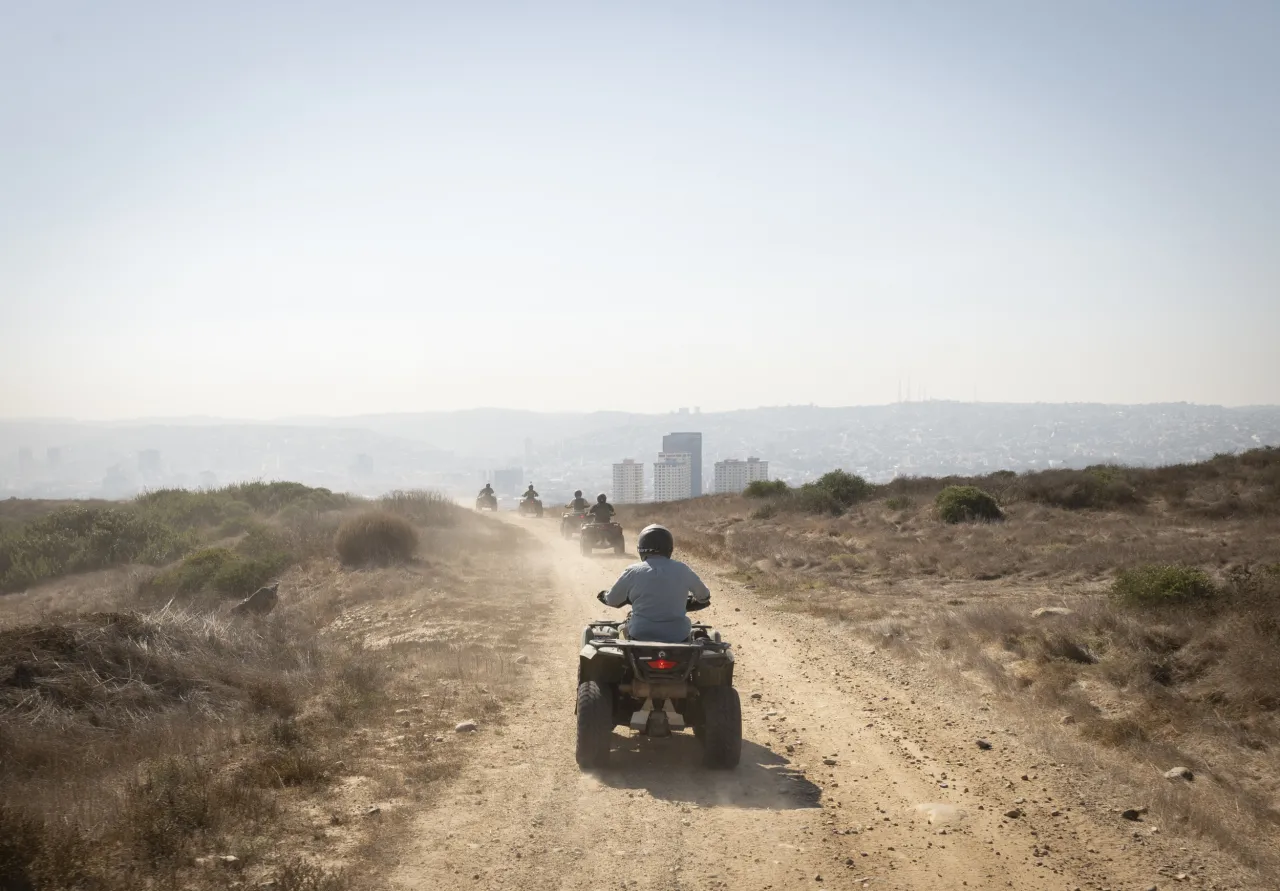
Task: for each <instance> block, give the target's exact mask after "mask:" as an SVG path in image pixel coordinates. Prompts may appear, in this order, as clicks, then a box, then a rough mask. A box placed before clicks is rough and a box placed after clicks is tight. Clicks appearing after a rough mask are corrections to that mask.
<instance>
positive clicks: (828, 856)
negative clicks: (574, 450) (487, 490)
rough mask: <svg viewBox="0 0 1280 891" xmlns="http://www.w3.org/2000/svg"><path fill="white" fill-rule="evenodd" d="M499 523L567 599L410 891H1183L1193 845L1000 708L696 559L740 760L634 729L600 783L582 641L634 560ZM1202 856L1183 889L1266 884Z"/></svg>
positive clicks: (620, 735) (429, 843) (413, 869)
mask: <svg viewBox="0 0 1280 891" xmlns="http://www.w3.org/2000/svg"><path fill="white" fill-rule="evenodd" d="M500 519H502V520H504V521H507V522H516V523H520V524H521V525H524V526H526V527H527V528H529V529H530V530H531V532H532V534H534V535H535V536H537V537H538V539H539V540H540V541H541V542H542V544H543V546H544V554H545V555H546V559H547V561H548V563H549V564H550V566H551V568H552V569H553V570H554V574H555V578H556V579H557V580H558V583H559V585H560V589H559V591H558V592H557V593H558V594H559V597H558V598H557V600H556V605H555V607H554V608H553V609H552V610H551V612H550V613H549V614H547V615H545V616H541V617H537V618H536V619H535V618H534V617H531V618H530V621H531V623H532V622H536V623H537V624H538V625H539V627H540V628H541V632H540V637H539V638H538V640H539V643H538V645H537V646H536V648H534V649H532V650H531V651H530V653H529V657H530V660H529V662H528V663H527V664H526V665H525V670H526V671H528V673H529V678H528V699H527V703H526V706H525V708H524V709H523V710H522V711H520V712H519V713H517V714H513V715H511V716H510V718H509V720H508V722H507V723H506V725H505V726H504V727H502V728H500V729H495V730H487V729H483V728H482V730H481V732H480V733H478V734H475V735H474V736H472V737H470V738H469V739H468V740H467V742H466V743H465V744H467V745H471V746H473V747H474V748H475V751H473V752H472V757H471V758H470V761H469V764H468V766H467V767H466V768H464V770H463V773H462V776H461V777H460V778H459V780H458V781H456V782H455V783H454V784H453V785H452V786H451V787H450V789H449V790H447V791H446V792H445V793H444V794H443V795H442V796H441V797H440V798H439V799H438V800H437V801H436V802H435V803H434V805H433V806H432V807H431V809H430V810H428V811H426V812H424V813H423V814H422V815H421V817H420V818H418V820H417V823H416V825H415V828H414V831H413V834H412V837H413V838H415V842H414V844H413V845H412V847H411V849H410V850H408V851H406V852H405V853H404V855H403V857H402V858H401V863H400V866H399V868H398V870H397V872H396V874H395V876H394V879H393V883H394V885H395V886H396V887H401V888H406V889H410V888H411V889H428V888H443V887H468V886H470V887H477V888H499V889H515V888H519V889H521V891H540V889H587V888H592V889H599V888H619V889H760V891H770V889H783V888H796V887H813V888H851V889H857V888H886V889H904V891H905V889H952V888H954V889H997V888H1000V889H1003V888H1017V889H1041V888H1044V889H1067V891H1071V889H1077V888H1079V889H1098V891H1101V889H1108V888H1110V889H1116V891H1119V889H1130V888H1133V889H1139V891H1145V889H1148V888H1151V887H1152V886H1153V885H1157V886H1158V887H1161V888H1164V887H1168V886H1167V885H1165V884H1164V882H1165V881H1169V883H1170V885H1172V884H1173V882H1172V880H1166V879H1164V878H1163V876H1162V871H1163V872H1164V874H1171V873H1169V872H1168V871H1169V870H1170V869H1171V868H1173V867H1171V865H1170V864H1171V863H1173V862H1174V861H1176V860H1177V858H1179V857H1182V858H1184V859H1185V858H1186V857H1187V856H1188V855H1187V853H1186V842H1185V840H1182V841H1180V842H1177V843H1175V842H1173V841H1172V840H1169V839H1165V838H1163V837H1161V836H1160V835H1158V834H1154V833H1152V832H1151V829H1152V828H1153V827H1148V826H1146V825H1145V824H1140V823H1130V822H1127V821H1122V820H1120V819H1119V817H1118V816H1116V815H1115V814H1113V813H1111V809H1110V807H1109V806H1107V805H1108V803H1107V802H1105V801H1103V800H1102V798H1101V795H1102V793H1101V792H1099V791H1098V790H1097V789H1096V788H1093V787H1090V786H1089V784H1088V783H1087V782H1084V781H1083V780H1082V778H1079V777H1075V776H1073V774H1072V772H1071V771H1070V770H1069V769H1067V768H1065V767H1064V766H1056V765H1052V764H1050V763H1049V762H1048V761H1046V760H1045V759H1044V758H1043V757H1041V756H1039V755H1038V754H1037V753H1036V752H1035V751H1034V750H1033V749H1032V748H1031V747H1030V746H1029V745H1028V744H1026V743H1024V742H1023V741H1022V740H1021V739H1020V738H1019V737H1018V736H1017V735H1016V733H1015V732H1013V731H1011V729H1010V728H1007V727H1005V725H1003V724H1002V723H1001V719H1000V717H999V716H997V715H994V714H992V713H990V712H984V711H982V710H981V709H982V708H983V706H981V705H980V704H978V703H976V702H975V703H969V702H965V701H963V700H961V699H958V698H957V697H955V696H954V695H953V694H952V693H951V692H950V690H949V689H948V688H944V687H940V686H939V685H938V684H937V683H936V682H934V681H931V680H929V679H928V677H927V676H926V675H925V673H924V672H923V671H922V670H919V669H917V668H914V667H909V666H903V665H900V664H897V663H896V662H894V661H893V660H890V659H887V658H885V657H884V656H882V655H880V654H877V653H876V652H875V650H874V649H873V648H872V647H870V646H869V645H867V644H865V643H862V642H859V641H854V640H849V639H844V638H840V637H838V636H837V635H835V634H833V633H832V626H831V625H829V624H827V623H824V622H821V621H820V620H816V619H811V618H809V617H804V616H796V615H790V614H785V613H780V612H778V611H776V610H774V609H773V608H772V607H770V606H769V605H768V604H767V603H764V602H762V601H760V600H759V599H758V598H756V597H755V596H754V595H752V594H750V593H749V592H747V591H744V590H743V589H741V588H740V587H739V586H737V585H735V584H733V583H729V582H726V581H724V580H722V579H719V578H717V575H716V572H715V567H709V566H705V565H698V564H696V563H695V568H697V569H698V570H699V572H700V573H702V574H703V577H704V579H706V580H707V582H708V584H710V585H711V587H712V591H713V596H712V604H713V605H712V608H711V610H710V611H709V612H708V613H704V614H703V615H702V616H699V618H700V619H701V618H703V616H706V617H707V620H708V621H711V622H712V623H713V624H715V625H716V626H717V627H718V628H720V629H722V631H723V632H724V634H725V637H726V639H728V640H730V641H732V642H733V643H734V648H735V651H736V653H737V657H738V663H737V666H738V667H737V674H736V686H737V687H738V689H739V690H740V691H741V693H742V697H743V718H744V727H743V731H744V745H743V758H742V764H741V765H740V767H739V768H738V769H737V770H735V771H730V772H712V771H707V770H705V769H704V768H702V767H701V765H700V763H699V757H698V756H699V751H698V743H697V741H696V740H695V739H694V738H693V735H692V734H677V735H676V736H674V737H672V738H670V739H665V740H648V739H646V738H644V737H631V735H630V732H629V731H627V730H625V729H621V728H619V729H617V730H615V741H614V757H613V764H612V766H611V767H610V768H609V769H608V770H607V771H604V772H602V773H600V774H598V775H588V774H584V773H582V772H581V771H580V770H579V769H578V768H577V765H576V764H575V762H574V757H573V747H574V715H573V702H574V687H575V673H576V665H577V663H576V658H577V650H578V635H579V633H580V632H581V629H582V626H583V625H584V624H585V622H586V621H587V620H588V619H589V618H592V617H598V616H600V615H602V614H603V613H604V612H605V610H604V608H602V607H600V606H599V604H597V603H596V602H595V600H594V598H593V595H594V593H595V592H596V591H597V590H599V589H600V588H603V587H607V586H608V585H609V584H611V583H612V581H613V579H614V578H616V576H617V574H618V572H619V571H621V569H622V568H623V567H624V566H625V565H626V564H627V563H628V562H630V560H632V559H634V558H626V559H620V558H614V557H612V556H609V557H606V556H603V555H599V556H596V557H595V558H592V559H587V558H584V557H582V556H580V555H579V554H578V553H577V547H576V543H574V542H566V541H564V540H562V539H561V538H560V537H559V534H558V529H557V524H556V523H555V522H552V521H549V520H542V521H533V520H523V521H522V520H520V519H518V518H516V517H514V516H511V517H507V516H502V517H500ZM609 612H613V611H609ZM755 696H758V698H753V697H755ZM978 737H984V738H989V739H990V740H991V741H992V743H993V747H992V749H991V750H990V751H982V750H979V749H978V748H977V747H976V745H975V739H976V738H978ZM1015 809H1016V811H1017V815H1016V816H1007V814H1009V813H1012V812H1013V811H1015ZM1198 853H1199V857H1198V859H1197V860H1196V864H1197V869H1196V870H1195V871H1194V872H1193V873H1188V874H1187V881H1188V882H1189V883H1190V884H1188V885H1183V884H1181V883H1178V886H1179V887H1202V888H1215V887H1216V888H1223V889H1226V888H1248V887H1258V886H1256V885H1250V884H1249V883H1248V882H1247V881H1246V880H1245V879H1244V878H1242V876H1241V874H1240V873H1239V871H1238V870H1235V869H1234V868H1233V867H1232V865H1231V864H1229V863H1225V862H1218V861H1217V860H1215V858H1214V857H1213V856H1212V852H1198Z"/></svg>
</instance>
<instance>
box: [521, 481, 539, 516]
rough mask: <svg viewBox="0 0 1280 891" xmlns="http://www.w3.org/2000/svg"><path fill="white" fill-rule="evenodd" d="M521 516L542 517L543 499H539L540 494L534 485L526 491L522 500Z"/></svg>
mask: <svg viewBox="0 0 1280 891" xmlns="http://www.w3.org/2000/svg"><path fill="white" fill-rule="evenodd" d="M520 515H521V516H523V517H541V516H542V499H540V498H539V497H538V493H537V492H536V491H535V490H534V488H533V483H530V484H529V488H528V489H525V492H524V496H523V497H522V498H521V499H520Z"/></svg>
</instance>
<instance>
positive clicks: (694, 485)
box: [662, 433, 702, 498]
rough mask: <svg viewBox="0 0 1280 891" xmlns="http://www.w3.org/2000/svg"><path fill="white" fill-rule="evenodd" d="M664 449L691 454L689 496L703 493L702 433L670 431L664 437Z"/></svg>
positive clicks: (694, 496) (665, 450) (664, 450)
mask: <svg viewBox="0 0 1280 891" xmlns="http://www.w3.org/2000/svg"><path fill="white" fill-rule="evenodd" d="M662 451H663V452H671V453H679V452H684V453H685V454H686V455H688V456H689V493H690V494H689V496H686V497H693V498H697V497H698V496H699V495H701V494H702V434H701V433H668V434H667V435H666V436H664V437H662Z"/></svg>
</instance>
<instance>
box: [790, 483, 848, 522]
mask: <svg viewBox="0 0 1280 891" xmlns="http://www.w3.org/2000/svg"><path fill="white" fill-rule="evenodd" d="M795 503H796V506H797V507H799V508H800V510H802V511H805V512H806V513H810V514H830V515H831V516H833V517H838V516H840V514H842V513H844V505H843V504H841V503H840V502H839V500H837V499H836V497H835V496H834V495H832V494H831V492H830V491H829V490H827V489H824V488H822V487H821V486H817V485H814V484H813V483H805V484H804V485H803V486H801V487H800V488H799V489H796V491H795Z"/></svg>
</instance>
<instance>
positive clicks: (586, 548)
mask: <svg viewBox="0 0 1280 891" xmlns="http://www.w3.org/2000/svg"><path fill="white" fill-rule="evenodd" d="M578 550H580V551H581V552H582V556H584V557H590V556H591V541H590V540H589V539H588V538H587V535H586V533H585V532H584V533H583V534H582V540H581V541H580V542H578Z"/></svg>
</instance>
